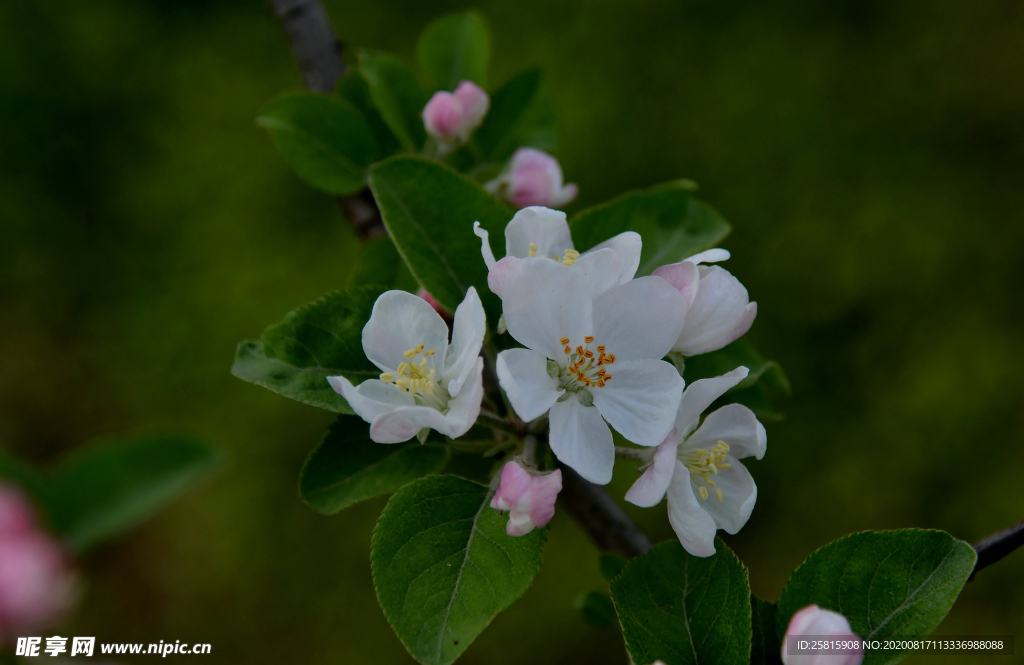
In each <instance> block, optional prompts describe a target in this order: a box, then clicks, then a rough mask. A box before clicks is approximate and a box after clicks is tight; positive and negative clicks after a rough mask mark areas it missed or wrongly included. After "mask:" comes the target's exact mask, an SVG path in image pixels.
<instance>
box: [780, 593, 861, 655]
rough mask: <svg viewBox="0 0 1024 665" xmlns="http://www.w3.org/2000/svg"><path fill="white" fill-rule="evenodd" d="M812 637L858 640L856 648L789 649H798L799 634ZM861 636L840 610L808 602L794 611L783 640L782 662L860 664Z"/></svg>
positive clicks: (818, 638) (852, 641)
mask: <svg viewBox="0 0 1024 665" xmlns="http://www.w3.org/2000/svg"><path fill="white" fill-rule="evenodd" d="M802 637H807V638H810V639H812V640H822V639H828V640H839V641H846V642H850V643H854V642H856V643H857V646H856V648H850V649H830V650H828V651H823V652H821V653H791V652H792V651H793V650H795V649H797V648H798V646H797V642H798V638H802ZM859 643H860V637H858V636H857V634H856V633H854V632H853V629H852V628H851V627H850V622H849V621H847V620H846V617H844V616H843V615H842V614H839V613H838V612H832V611H830V610H823V609H821V608H820V607H818V606H817V605H808V606H807V607H805V608H803V609H802V610H800V611H799V612H797V613H796V614H794V615H793V618H792V619H790V620H789V627H788V628H786V636H785V637H784V638H783V642H782V662H783V663H784V664H785V665H860V664H861V662H863V660H864V650H863V648H862V646H861V645H860V644H859Z"/></svg>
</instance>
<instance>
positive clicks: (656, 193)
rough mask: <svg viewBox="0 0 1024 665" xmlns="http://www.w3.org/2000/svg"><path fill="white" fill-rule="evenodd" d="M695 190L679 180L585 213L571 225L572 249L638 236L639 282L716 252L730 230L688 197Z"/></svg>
mask: <svg viewBox="0 0 1024 665" xmlns="http://www.w3.org/2000/svg"><path fill="white" fill-rule="evenodd" d="M693 187H694V185H693V183H691V182H689V181H687V180H680V181H676V182H670V183H667V184H664V185H658V186H657V187H652V188H651V189H646V190H642V191H641V190H637V191H632V192H627V193H625V194H623V195H622V196H620V197H618V198H616V199H613V200H611V201H609V202H608V203H602V204H601V205H598V206H594V207H592V208H587V209H586V210H584V211H582V212H580V213H579V214H577V215H575V216H574V217H573V218H572V220H570V222H569V223H570V225H571V228H572V237H573V244H574V245H576V248H577V249H579V250H580V251H583V250H585V249H590V248H591V247H593V246H594V245H597V244H600V243H602V242H604V241H605V240H608V239H609V238H611V237H613V236H616V235H618V234H620V233H623V232H625V231H636V232H637V233H639V234H640V235H641V236H642V237H643V241H644V244H643V251H642V252H641V254H640V267H639V269H638V270H637V272H636V274H637V276H638V277H639V276H642V275H649V274H650V273H651V272H652V271H653V270H654V269H655V268H657V267H658V266H663V265H665V264H668V263H676V262H677V261H682V260H683V259H685V258H686V257H688V256H691V255H693V254H696V253H697V252H700V251H703V250H705V249H708V248H710V247H714V246H715V245H717V244H718V243H720V242H721V241H722V240H723V239H724V238H725V236H727V235H728V234H729V230H730V227H729V224H728V223H727V222H726V221H725V220H724V219H722V218H721V217H720V216H719V215H718V213H716V212H715V211H714V210H713V209H712V208H711V207H709V206H708V205H707V204H705V203H701V202H700V201H697V200H695V199H693V198H692V197H691V193H692V190H693Z"/></svg>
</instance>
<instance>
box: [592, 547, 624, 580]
mask: <svg viewBox="0 0 1024 665" xmlns="http://www.w3.org/2000/svg"><path fill="white" fill-rule="evenodd" d="M628 561H629V560H628V559H627V558H626V557H624V556H620V555H618V554H602V555H601V556H599V557H598V559H597V568H598V570H600V571H601V577H603V578H604V579H605V581H606V582H611V581H612V580H613V579H615V577H616V576H617V575H618V574H619V573H621V572H622V569H623V568H624V567H625V566H626V563H627V562H628Z"/></svg>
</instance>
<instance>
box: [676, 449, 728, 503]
mask: <svg viewBox="0 0 1024 665" xmlns="http://www.w3.org/2000/svg"><path fill="white" fill-rule="evenodd" d="M728 454H729V444H728V443H726V442H725V441H719V442H718V443H716V444H715V447H714V448H712V449H710V450H705V449H703V448H696V449H694V450H688V451H686V452H684V453H681V454H680V457H679V459H680V460H681V461H682V462H683V464H685V465H686V468H687V470H688V471H689V472H690V476H691V477H692V478H693V479H694V481H696V480H697V479H698V478H699V479H700V480H701V481H703V484H702V485H701V486H700V487H698V488H697V493H698V494H699V495H700V498H702V499H706V498H708V488H709V487H710V488H712V489H714V490H715V495H716V496H717V497H718V500H719V501H722V490H721V488H719V487H717V486H716V485H715V480H714V478H712V477H711V476H712V475H717V474H718V472H719V470H720V469H728V468H729V467H730V466H732V465H731V464H730V463H729V462H726V461H725V460H726V458H727V456H728Z"/></svg>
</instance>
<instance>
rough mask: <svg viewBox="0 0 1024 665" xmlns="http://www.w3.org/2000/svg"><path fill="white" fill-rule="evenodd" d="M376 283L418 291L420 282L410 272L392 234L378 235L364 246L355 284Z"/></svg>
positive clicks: (353, 282)
mask: <svg viewBox="0 0 1024 665" xmlns="http://www.w3.org/2000/svg"><path fill="white" fill-rule="evenodd" d="M371 284H376V285H379V286H383V287H386V288H389V289H400V290H402V291H408V292H409V293H417V292H418V291H419V290H420V284H419V282H417V281H416V278H415V277H413V276H412V273H411V272H409V266H407V265H405V261H403V260H402V255H401V254H399V253H398V250H397V249H396V248H395V243H394V242H392V241H391V238H390V236H377V237H376V238H373V239H372V240H370V241H369V242H368V243H366V245H364V246H363V253H362V255H361V256H360V257H359V267H358V269H357V270H356V275H355V277H354V278H353V279H352V285H353V286H369V285H371Z"/></svg>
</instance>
